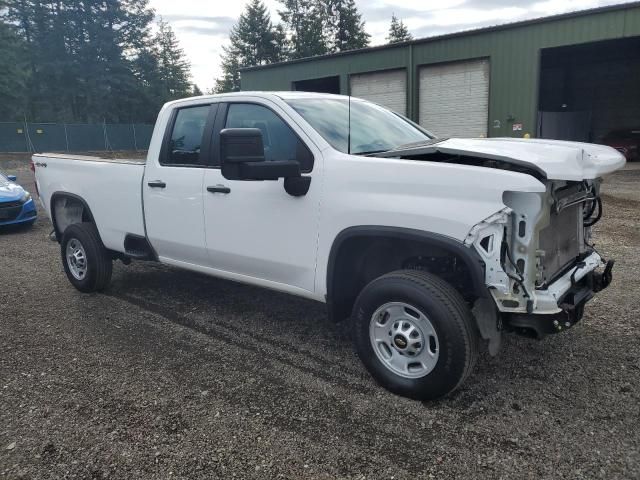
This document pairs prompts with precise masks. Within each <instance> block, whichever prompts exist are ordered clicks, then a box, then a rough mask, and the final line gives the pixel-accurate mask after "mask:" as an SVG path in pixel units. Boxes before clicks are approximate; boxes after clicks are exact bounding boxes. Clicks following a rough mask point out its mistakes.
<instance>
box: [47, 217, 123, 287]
mask: <svg viewBox="0 0 640 480" xmlns="http://www.w3.org/2000/svg"><path fill="white" fill-rule="evenodd" d="M72 252H75V253H76V255H73V256H74V257H75V260H72V259H71V258H70V254H72ZM60 253H61V256H62V265H64V271H65V273H66V274H67V278H68V279H69V281H70V282H71V284H72V285H73V286H74V287H76V288H77V289H78V290H80V291H81V292H84V293H89V292H99V291H102V290H104V289H105V288H107V286H108V285H109V282H110V281H111V272H112V266H113V265H112V259H111V255H110V254H109V251H108V250H107V249H106V248H105V246H104V245H103V244H102V240H100V235H99V233H98V230H97V229H96V227H95V225H94V224H93V223H89V222H83V223H74V224H73V225H70V226H69V227H67V229H66V230H65V231H64V234H63V235H62V242H61V243H60ZM82 259H84V260H82ZM74 262H75V264H73V263H74Z"/></svg>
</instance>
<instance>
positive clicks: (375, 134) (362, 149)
mask: <svg viewBox="0 0 640 480" xmlns="http://www.w3.org/2000/svg"><path fill="white" fill-rule="evenodd" d="M286 102H287V103H288V104H289V105H290V106H291V107H293V109H294V110H295V111H296V112H298V113H299V114H300V115H302V117H303V118H304V119H305V120H306V121H307V122H308V123H309V124H310V125H311V126H312V127H313V128H314V129H315V130H316V131H317V132H318V133H319V134H320V135H322V137H323V138H324V139H325V140H326V141H327V142H329V143H330V144H331V146H332V147H333V148H335V149H336V150H339V151H341V152H343V153H349V152H350V153H352V154H356V155H364V154H368V153H376V152H384V151H387V150H392V149H394V148H396V147H399V146H400V145H405V144H407V143H415V142H424V141H427V140H431V139H432V138H433V135H431V134H429V132H427V131H426V130H424V129H422V128H421V127H420V126H418V125H416V124H415V123H413V122H412V121H410V120H408V119H406V118H404V117H402V116H400V115H398V114H396V113H393V112H392V111H391V110H387V109H386V108H384V107H381V106H380V105H376V104H374V103H370V102H366V101H363V100H360V99H355V98H352V99H351V148H349V145H348V143H349V100H348V99H347V98H344V99H343V98H336V99H334V98H303V99H292V100H286Z"/></svg>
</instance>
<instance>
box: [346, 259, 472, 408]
mask: <svg viewBox="0 0 640 480" xmlns="http://www.w3.org/2000/svg"><path fill="white" fill-rule="evenodd" d="M351 328H352V339H353V342H354V347H355V350H356V353H357V354H358V356H359V357H360V359H361V360H362V362H363V363H364V365H365V367H366V368H367V370H368V371H369V373H370V374H371V375H372V376H373V377H374V378H375V380H376V381H377V382H378V383H379V384H380V385H382V386H383V387H384V388H386V389H387V390H389V391H391V392H393V393H396V394H398V395H402V396H404V397H409V398H412V399H415V400H433V399H436V398H440V397H443V396H445V395H447V394H449V393H451V392H453V391H454V390H455V389H456V388H458V387H459V386H460V385H462V383H463V382H464V381H465V380H466V379H467V377H468V376H469V375H470V373H471V372H472V370H473V368H474V366H475V363H476V361H477V358H478V341H479V336H478V332H477V328H476V325H475V323H474V320H473V316H472V314H471V311H470V310H469V307H468V306H467V304H466V302H465V301H464V300H463V298H462V296H461V295H460V294H459V293H458V292H457V291H456V290H455V289H454V288H453V287H452V286H451V285H449V284H448V283H447V282H445V281H443V280H442V279H440V278H438V277H436V276H435V275H432V274H430V273H427V272H421V271H415V270H400V271H396V272H391V273H388V274H386V275H383V276H381V277H379V278H377V279H375V280H373V281H372V282H371V283H369V284H368V285H367V286H366V287H365V288H364V289H363V290H362V292H361V293H360V295H359V296H358V298H357V299H356V302H355V305H354V308H353V315H352V323H351Z"/></svg>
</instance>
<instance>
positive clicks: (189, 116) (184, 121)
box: [160, 105, 210, 167]
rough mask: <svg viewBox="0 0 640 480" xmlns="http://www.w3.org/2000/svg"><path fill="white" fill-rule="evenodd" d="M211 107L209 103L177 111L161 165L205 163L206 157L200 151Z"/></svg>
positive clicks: (197, 164)
mask: <svg viewBox="0 0 640 480" xmlns="http://www.w3.org/2000/svg"><path fill="white" fill-rule="evenodd" d="M209 109H210V106H209V105H202V106H197V107H187V108H181V109H179V110H178V111H177V112H176V114H175V117H174V121H173V126H172V130H171V136H170V138H169V139H168V142H167V145H166V148H165V152H164V155H162V157H161V160H160V164H161V165H165V166H174V167H179V166H201V165H203V163H204V159H203V158H202V156H201V154H200V151H201V147H202V140H203V136H204V129H205V125H206V123H207V117H208V115H209Z"/></svg>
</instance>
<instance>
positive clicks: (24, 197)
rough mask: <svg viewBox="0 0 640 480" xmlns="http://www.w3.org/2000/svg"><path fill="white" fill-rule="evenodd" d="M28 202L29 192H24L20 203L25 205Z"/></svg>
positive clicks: (29, 198)
mask: <svg viewBox="0 0 640 480" xmlns="http://www.w3.org/2000/svg"><path fill="white" fill-rule="evenodd" d="M29 200H31V194H30V193H29V192H24V195H22V198H21V199H20V201H21V202H22V203H27V202H28V201H29Z"/></svg>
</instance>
